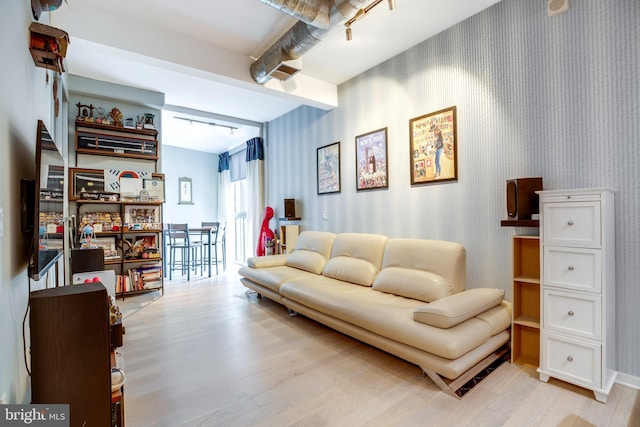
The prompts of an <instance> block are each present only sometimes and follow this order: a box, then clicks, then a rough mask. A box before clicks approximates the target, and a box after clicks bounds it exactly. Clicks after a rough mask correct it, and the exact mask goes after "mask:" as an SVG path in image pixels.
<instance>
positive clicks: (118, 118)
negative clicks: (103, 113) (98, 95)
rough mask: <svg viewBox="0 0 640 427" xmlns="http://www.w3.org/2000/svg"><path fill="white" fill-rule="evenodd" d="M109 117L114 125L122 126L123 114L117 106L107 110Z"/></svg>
mask: <svg viewBox="0 0 640 427" xmlns="http://www.w3.org/2000/svg"><path fill="white" fill-rule="evenodd" d="M109 117H111V118H112V119H113V125H114V126H118V127H122V117H123V115H122V112H121V111H120V110H118V109H117V108H112V109H111V111H110V112H109Z"/></svg>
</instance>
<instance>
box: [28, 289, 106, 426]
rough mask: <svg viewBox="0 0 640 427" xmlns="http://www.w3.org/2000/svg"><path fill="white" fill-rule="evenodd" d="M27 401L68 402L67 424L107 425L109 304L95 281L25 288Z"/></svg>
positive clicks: (42, 402) (103, 291)
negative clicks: (28, 336) (27, 306)
mask: <svg viewBox="0 0 640 427" xmlns="http://www.w3.org/2000/svg"><path fill="white" fill-rule="evenodd" d="M30 306H31V307H30V310H31V313H30V320H29V326H30V329H31V401H32V403H41V404H69V405H70V406H69V409H70V425H71V426H83V425H86V426H98V427H99V426H110V425H111V400H112V396H111V360H110V350H111V340H110V336H109V303H108V299H107V290H106V289H105V287H104V286H103V285H102V284H101V283H90V284H84V285H76V286H64V287H58V288H52V289H44V290H40V291H34V292H31V295H30Z"/></svg>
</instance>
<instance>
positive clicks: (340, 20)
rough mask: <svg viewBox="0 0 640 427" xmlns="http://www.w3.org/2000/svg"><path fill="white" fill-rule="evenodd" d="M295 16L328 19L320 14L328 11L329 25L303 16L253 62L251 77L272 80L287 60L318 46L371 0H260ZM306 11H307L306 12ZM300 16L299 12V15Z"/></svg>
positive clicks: (259, 82) (263, 81)
mask: <svg viewBox="0 0 640 427" xmlns="http://www.w3.org/2000/svg"><path fill="white" fill-rule="evenodd" d="M260 1H262V2H263V3H266V4H268V5H270V6H273V7H275V8H277V9H278V10H280V11H282V12H284V13H287V14H289V15H291V16H296V15H304V16H306V18H305V20H307V21H309V22H321V23H322V22H324V19H323V18H320V17H319V15H321V14H324V13H325V12H324V11H325V10H326V13H327V22H328V25H327V26H326V28H320V27H317V26H315V25H312V24H311V23H309V22H305V21H303V20H299V21H298V22H296V23H295V24H294V25H293V27H291V28H290V29H289V31H287V32H286V33H285V34H284V35H283V36H282V37H280V39H278V40H277V41H276V42H275V43H274V44H273V45H271V47H269V48H268V49H267V50H266V51H265V52H264V53H263V54H262V55H261V56H260V57H259V58H258V59H257V60H256V61H255V62H254V63H253V64H251V68H250V72H251V77H252V78H253V79H254V80H255V81H256V82H257V83H258V84H265V83H267V82H268V81H269V80H271V74H272V73H273V72H274V71H276V70H278V68H279V67H280V66H281V65H282V63H283V62H286V61H291V60H295V59H298V58H300V57H301V56H302V55H303V54H305V53H306V52H308V51H309V50H310V49H311V48H312V47H313V46H315V45H316V44H317V43H318V42H319V41H320V40H322V38H323V37H324V35H325V34H327V33H328V32H329V31H330V30H331V29H333V28H334V27H336V26H338V25H343V24H344V23H345V22H347V21H348V20H349V19H351V18H352V17H353V16H355V15H356V13H358V11H359V10H360V9H362V8H363V7H364V6H365V4H367V3H370V2H371V0H297V1H296V0H260ZM303 12H304V13H303ZM296 18H298V16H296Z"/></svg>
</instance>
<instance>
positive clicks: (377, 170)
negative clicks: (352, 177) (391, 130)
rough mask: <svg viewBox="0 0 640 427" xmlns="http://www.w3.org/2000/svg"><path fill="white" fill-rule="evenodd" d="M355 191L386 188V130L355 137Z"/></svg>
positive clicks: (387, 182)
mask: <svg viewBox="0 0 640 427" xmlns="http://www.w3.org/2000/svg"><path fill="white" fill-rule="evenodd" d="M356 178H357V181H356V190H357V191H360V190H373V189H376V188H388V187H389V176H388V174H387V128H384V129H378V130H374V131H373V132H369V133H365V134H362V135H358V136H356Z"/></svg>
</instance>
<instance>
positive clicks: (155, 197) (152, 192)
mask: <svg viewBox="0 0 640 427" xmlns="http://www.w3.org/2000/svg"><path fill="white" fill-rule="evenodd" d="M143 187H144V189H145V190H147V192H148V193H149V201H151V202H158V203H164V174H160V173H154V174H152V176H151V179H145V180H144V185H143Z"/></svg>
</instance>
